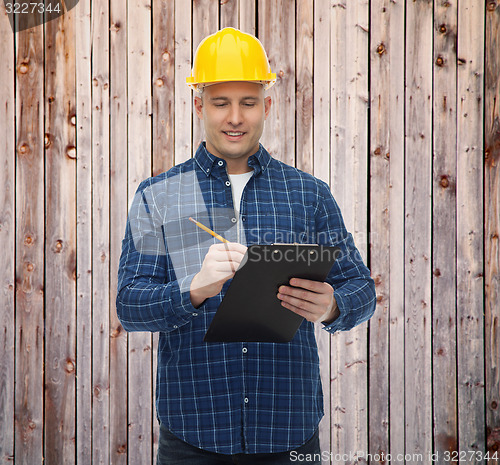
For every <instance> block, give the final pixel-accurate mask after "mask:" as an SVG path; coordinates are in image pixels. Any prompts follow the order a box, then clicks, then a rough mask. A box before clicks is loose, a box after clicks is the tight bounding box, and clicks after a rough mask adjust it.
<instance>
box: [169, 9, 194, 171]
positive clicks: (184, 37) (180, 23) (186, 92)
mask: <svg viewBox="0 0 500 465" xmlns="http://www.w3.org/2000/svg"><path fill="white" fill-rule="evenodd" d="M191 8H192V5H191V2H188V4H186V2H185V1H183V0H175V50H174V52H175V59H174V63H175V106H174V114H175V133H174V140H175V158H174V161H175V164H179V163H182V162H183V161H186V160H188V159H189V158H191V153H192V134H193V131H192V126H191V125H192V114H191V108H192V98H193V97H192V94H193V92H192V91H191V90H190V89H189V88H188V87H187V86H186V77H188V76H190V75H191V44H192V40H191V17H192V12H191ZM196 45H197V44H196Z"/></svg>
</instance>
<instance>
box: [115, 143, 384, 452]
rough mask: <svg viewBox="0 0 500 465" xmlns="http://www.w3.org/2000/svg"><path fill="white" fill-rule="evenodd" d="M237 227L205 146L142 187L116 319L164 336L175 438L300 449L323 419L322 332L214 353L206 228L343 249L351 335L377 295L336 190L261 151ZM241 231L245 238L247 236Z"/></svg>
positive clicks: (163, 410)
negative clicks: (204, 290) (202, 280)
mask: <svg viewBox="0 0 500 465" xmlns="http://www.w3.org/2000/svg"><path fill="white" fill-rule="evenodd" d="M248 165H249V166H250V167H251V168H252V169H253V170H254V172H253V176H252V177H251V178H250V180H249V181H248V183H247V185H246V186H245V189H244V191H243V194H242V198H241V204H240V214H239V218H236V217H235V213H234V207H233V199H232V192H231V183H230V181H229V177H228V175H227V172H226V162H225V161H224V160H223V159H220V158H217V157H215V156H213V155H212V154H210V153H209V152H208V151H207V150H206V148H205V145H204V144H201V145H200V146H199V148H198V150H197V152H196V155H195V157H194V158H192V159H190V160H188V161H186V162H184V163H182V164H179V165H177V166H174V167H173V168H172V169H170V170H169V171H168V172H166V173H163V174H160V175H158V176H156V177H154V178H149V179H147V180H145V181H143V182H142V183H141V184H140V186H139V188H138V190H137V193H136V197H135V200H134V202H133V204H132V207H131V209H130V212H129V218H128V221H127V228H126V233H125V239H124V241H123V247H122V255H121V258H120V265H119V271H118V278H119V279H118V296H117V301H116V303H117V311H118V316H119V318H120V321H121V323H122V325H123V327H124V328H125V329H126V330H127V331H159V332H160V338H159V350H158V372H157V389H156V408H157V415H158V418H159V420H160V421H161V423H162V424H164V425H165V426H166V427H167V428H168V429H169V430H170V431H171V432H172V433H174V434H175V435H176V436H178V437H179V438H180V439H182V440H184V441H186V442H188V443H190V444H192V445H194V446H196V447H198V448H201V449H205V450H209V451H214V452H218V453H222V454H236V453H242V452H243V453H273V452H282V451H287V450H291V449H294V448H296V447H299V446H300V445H302V444H304V443H305V442H306V441H307V440H308V439H309V438H310V437H311V436H312V435H313V433H314V431H315V429H316V428H317V426H318V423H319V421H320V419H321V417H322V415H323V397H322V390H321V381H320V373H319V362H318V351H317V346H316V340H315V336H314V325H313V324H312V323H310V322H308V321H305V320H304V322H303V323H302V325H301V326H300V328H299V330H298V332H297V334H296V335H295V337H294V339H293V340H292V341H291V342H290V343H287V344H273V343H205V342H203V336H204V334H205V332H206V330H207V328H208V326H209V324H210V322H211V320H212V318H213V316H214V314H215V312H216V310H217V307H218V306H219V304H220V303H221V301H222V297H223V295H224V293H225V291H226V290H227V287H228V285H229V281H228V282H226V283H225V285H224V287H223V289H222V292H221V293H220V294H218V295H217V296H215V297H212V298H209V299H207V300H206V301H205V302H204V303H203V304H202V305H201V306H200V307H199V308H194V307H193V306H192V304H191V301H190V295H189V286H190V283H191V280H192V279H193V277H194V275H195V274H196V273H197V272H199V270H200V268H201V263H202V262H203V258H204V256H205V253H206V251H207V250H208V247H209V246H210V245H211V244H213V243H215V242H217V241H216V239H215V238H213V237H212V236H210V235H209V234H207V233H206V232H204V231H202V230H201V229H200V228H197V227H196V226H195V225H194V224H192V223H191V222H190V221H187V217H188V216H193V215H196V219H198V220H199V221H200V222H202V223H204V224H205V225H207V226H209V227H210V228H211V229H213V230H214V231H216V232H217V233H219V234H221V235H222V236H224V237H226V238H227V239H229V240H232V241H236V240H239V241H240V242H241V243H242V244H245V245H251V244H256V243H261V244H271V243H275V242H300V243H318V244H324V245H336V246H339V247H340V248H341V251H342V254H341V256H340V258H339V259H338V260H337V262H336V263H335V265H334V266H333V268H332V270H331V272H330V274H329V276H328V278H327V280H326V281H327V282H328V283H329V284H331V285H332V286H333V288H334V292H335V293H334V295H335V299H336V301H337V305H338V308H339V310H340V316H339V317H338V318H337V319H336V320H335V321H334V322H333V323H332V324H330V325H326V326H324V329H325V330H327V331H329V332H331V333H334V332H335V331H345V330H349V329H351V328H352V327H354V326H355V325H357V324H359V323H361V322H363V321H365V320H367V319H368V318H370V317H371V315H372V314H373V312H374V309H375V288H374V283H373V280H372V279H371V278H370V272H369V270H368V269H367V268H366V266H365V265H364V264H363V262H362V260H361V257H360V255H359V252H358V251H357V249H356V247H355V245H354V242H353V239H352V236H351V234H349V233H348V232H347V231H346V229H345V226H344V222H343V219H342V216H341V213H340V210H339V207H338V206H337V204H336V202H335V200H334V198H333V197H332V195H331V192H330V189H329V187H328V185H327V184H326V183H324V182H322V181H320V180H318V179H317V178H315V177H313V176H311V175H310V174H307V173H304V172H302V171H300V170H298V169H296V168H294V167H291V166H288V165H285V164H284V163H282V162H280V161H278V160H276V159H274V158H272V157H271V156H270V155H269V154H268V152H267V151H266V150H265V149H264V148H263V147H262V146H260V148H259V150H258V152H257V153H255V154H254V155H252V156H251V157H250V158H249V159H248ZM238 225H240V227H239V228H238V227H236V226H238Z"/></svg>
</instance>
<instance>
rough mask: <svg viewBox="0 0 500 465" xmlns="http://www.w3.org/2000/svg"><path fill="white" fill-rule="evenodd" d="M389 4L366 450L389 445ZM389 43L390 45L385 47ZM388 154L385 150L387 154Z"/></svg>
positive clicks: (380, 98) (377, 109) (381, 49)
mask: <svg viewBox="0 0 500 465" xmlns="http://www.w3.org/2000/svg"><path fill="white" fill-rule="evenodd" d="M391 19H392V18H391V9H390V5H389V0H376V1H374V2H372V5H371V28H370V33H371V50H370V62H371V83H370V85H371V88H370V94H371V110H372V111H371V113H370V132H371V144H370V199H371V200H370V234H371V237H372V240H371V249H370V269H371V273H372V276H373V278H374V281H375V286H376V292H377V308H376V310H375V315H374V317H373V318H372V319H371V322H370V334H369V341H370V344H369V359H370V362H369V363H370V370H369V385H370V391H369V393H368V394H369V403H370V410H369V412H368V424H369V439H368V443H369V446H370V453H372V454H382V453H384V454H387V453H389V452H390V449H389V444H390V442H389V295H390V287H389V278H390V271H389V270H390V252H391V246H390V244H391V236H390V220H391V210H390V176H391V170H390V168H391V165H390V152H391V145H390V135H391V131H390V127H391V123H392V122H393V120H392V115H391V97H390V96H391V80H390V79H391V71H392V65H393V63H392V61H391V55H390V51H391V49H392V43H390V28H389V26H390V24H391ZM388 48H389V50H388ZM388 155H389V156H388Z"/></svg>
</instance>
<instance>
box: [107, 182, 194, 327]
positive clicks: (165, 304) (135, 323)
mask: <svg viewBox="0 0 500 465" xmlns="http://www.w3.org/2000/svg"><path fill="white" fill-rule="evenodd" d="M147 185H148V181H144V182H143V183H141V185H140V186H139V188H138V190H137V192H136V195H135V197H134V201H133V202H132V206H131V208H130V211H129V216H128V219H127V226H126V230H125V238H124V239H123V242H122V253H121V257H120V262H119V267H118V290H117V291H118V292H117V297H116V310H117V314H118V318H119V320H120V322H121V324H122V326H123V328H124V329H125V330H126V331H164V332H168V331H172V330H175V329H177V328H178V327H179V326H181V325H183V324H186V323H188V322H189V321H190V320H191V318H192V317H193V316H195V315H196V312H197V310H196V309H195V308H194V307H193V305H192V303H191V297H190V291H189V288H190V284H191V281H192V280H193V277H194V274H191V275H187V276H184V277H183V278H182V279H181V280H179V281H178V280H177V279H176V277H175V272H174V269H173V266H172V262H171V260H170V258H169V256H168V254H167V252H166V248H165V240H164V234H163V225H162V222H161V218H158V215H156V214H155V212H153V207H152V206H151V205H150V204H148V202H147V196H146V195H144V189H145V187H147ZM193 314H194V315H193Z"/></svg>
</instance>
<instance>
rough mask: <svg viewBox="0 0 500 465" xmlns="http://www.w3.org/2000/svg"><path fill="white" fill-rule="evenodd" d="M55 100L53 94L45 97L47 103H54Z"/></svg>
mask: <svg viewBox="0 0 500 465" xmlns="http://www.w3.org/2000/svg"><path fill="white" fill-rule="evenodd" d="M55 100H56V98H55V97H54V96H53V95H51V96H49V98H48V99H47V101H48V102H49V103H54V101H55Z"/></svg>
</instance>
